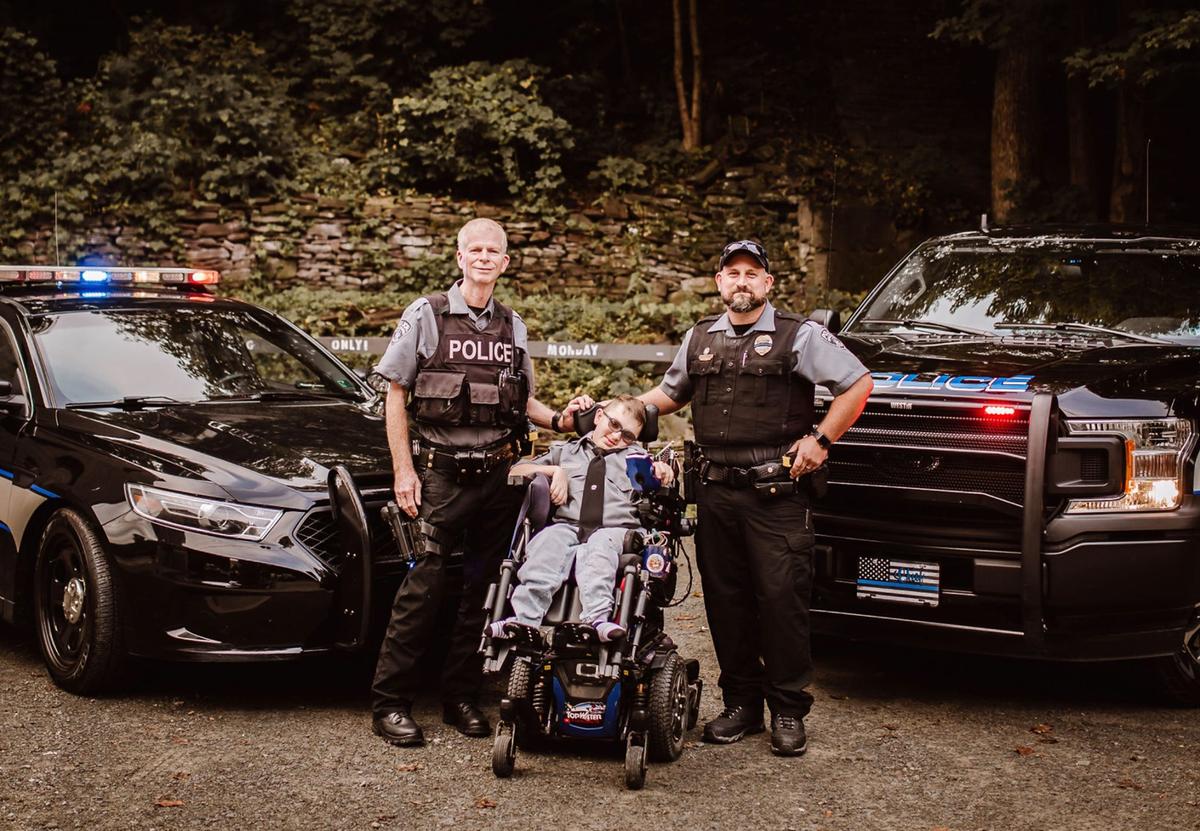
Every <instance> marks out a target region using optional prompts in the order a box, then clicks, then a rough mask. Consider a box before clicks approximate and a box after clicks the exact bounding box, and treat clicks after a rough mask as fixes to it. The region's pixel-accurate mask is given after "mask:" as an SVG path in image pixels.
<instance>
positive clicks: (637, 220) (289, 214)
mask: <svg viewBox="0 0 1200 831" xmlns="http://www.w3.org/2000/svg"><path fill="white" fill-rule="evenodd" d="M781 173H782V170H781V169H779V168H778V167H777V166H775V165H769V164H761V165H753V166H745V167H735V168H728V169H726V170H724V171H723V172H722V173H721V174H720V175H719V176H718V177H717V179H716V181H714V182H713V183H711V184H709V185H708V186H707V187H706V188H705V189H704V190H703V191H699V190H695V191H691V192H690V193H689V192H688V191H687V190H685V189H682V188H680V189H678V190H679V191H680V192H681V193H686V194H687V195H676V194H673V193H662V194H657V195H655V194H640V193H636V194H625V195H614V196H608V197H604V198H601V199H598V200H597V201H596V202H595V203H590V204H584V205H575V206H572V207H570V208H568V210H567V211H566V214H565V216H564V217H563V218H561V219H556V220H553V221H548V220H545V219H542V218H536V217H530V216H529V215H527V214H522V213H521V212H519V211H518V210H517V209H515V208H514V207H512V206H510V205H497V204H481V203H475V202H465V201H455V200H451V199H448V198H442V197H435V196H423V195H413V196H404V197H371V198H368V199H366V200H365V202H363V203H362V204H361V205H354V204H351V203H350V202H347V201H345V200H341V199H332V198H320V197H317V196H299V197H296V198H295V199H293V200H292V201H289V202H269V201H259V202H252V203H249V204H245V205H224V206H220V205H210V206H201V207H199V208H190V209H188V210H186V211H182V212H181V213H180V218H179V236H180V238H181V239H182V240H183V245H184V252H185V253H184V255H183V257H182V259H183V260H184V262H182V263H172V262H170V260H171V259H172V258H171V257H170V255H169V253H168V252H166V251H162V250H159V249H161V247H162V246H161V245H157V246H156V245H152V244H148V243H146V242H144V240H143V233H142V229H140V228H138V227H136V226H128V225H122V224H120V223H119V222H116V221H109V222H103V223H101V224H98V225H97V227H95V228H93V229H91V230H90V231H89V232H88V233H87V234H86V236H85V238H84V244H83V245H82V246H81V247H80V248H79V249H78V250H79V251H80V254H81V255H87V256H88V257H89V259H88V262H90V263H96V264H115V265H135V264H143V265H146V264H181V265H189V266H194V267H198V268H214V269H217V270H218V271H220V272H221V274H222V279H223V281H224V282H225V283H226V284H227V285H230V284H231V285H233V286H236V285H238V284H239V283H243V282H244V281H246V280H249V279H251V278H252V277H255V276H258V275H262V276H264V277H266V278H268V279H270V280H272V281H273V282H275V283H276V284H279V285H290V284H295V283H302V284H307V285H310V286H314V287H318V286H329V287H345V288H371V287H376V286H380V285H383V284H389V285H395V286H397V287H399V288H419V287H422V286H424V285H426V284H428V283H429V282H430V278H433V279H432V282H435V283H436V282H437V281H438V280H437V277H438V276H439V275H441V274H443V273H445V274H452V273H454V265H453V255H454V243H455V235H456V233H457V231H458V229H459V227H460V226H461V225H462V223H463V222H464V221H465V220H466V219H468V218H470V217H472V216H489V217H493V218H495V219H496V220H498V221H499V222H501V223H502V224H503V225H504V226H505V228H506V230H507V231H508V234H509V241H510V254H511V256H512V259H513V262H512V265H511V266H510V274H512V275H516V276H519V277H520V283H519V285H520V287H521V288H520V290H521V291H522V293H545V292H556V291H565V292H569V293H571V294H572V295H578V294H594V295H596V296H601V297H609V298H614V299H616V298H622V297H625V296H627V295H628V294H629V293H630V292H631V291H637V292H649V293H650V294H653V295H655V296H657V297H659V298H661V299H673V298H677V297H679V296H680V293H690V294H701V295H702V294H709V293H711V292H712V291H713V290H714V289H713V285H712V280H711V275H712V273H713V271H714V270H715V266H716V257H717V255H718V253H719V252H720V249H721V247H722V245H724V243H725V242H727V241H728V240H730V239H734V238H738V237H752V238H757V239H760V240H762V241H763V242H764V243H765V244H766V245H767V248H768V251H769V253H770V255H771V265H772V272H773V273H774V274H775V276H776V278H777V279H778V280H779V284H780V291H781V292H782V293H790V292H795V291H798V290H799V289H800V287H801V285H802V283H803V282H804V281H806V280H807V281H810V282H816V283H822V282H823V281H824V279H825V274H826V269H827V268H828V266H827V259H828V258H827V256H826V255H827V253H828V252H827V251H825V250H824V241H823V238H822V235H823V233H824V230H823V226H822V224H821V223H820V222H815V221H814V216H815V215H816V213H817V212H814V210H813V209H812V208H810V207H809V205H808V204H807V202H806V201H805V199H804V198H803V196H802V195H800V194H796V193H787V192H784V191H781V190H775V189H772V188H771V187H770V184H771V183H772V182H777V181H779V179H780V174H781ZM885 230H886V231H887V233H886V234H884V236H889V235H890V238H889V239H883V240H868V241H866V242H865V244H866V245H868V246H870V247H871V248H872V249H879V248H880V247H883V248H888V247H896V241H895V239H894V236H895V234H894V230H891V229H885ZM22 249H23V250H22V255H23V256H28V257H29V259H30V260H31V261H40V262H53V261H54V240H53V232H52V231H50V230H41V231H39V232H38V233H36V234H34V235H33V236H32V237H31V239H29V240H28V241H27V242H26V244H25V245H23V246H22ZM64 253H65V252H64ZM839 256H841V253H840V252H839ZM849 288H856V286H849Z"/></svg>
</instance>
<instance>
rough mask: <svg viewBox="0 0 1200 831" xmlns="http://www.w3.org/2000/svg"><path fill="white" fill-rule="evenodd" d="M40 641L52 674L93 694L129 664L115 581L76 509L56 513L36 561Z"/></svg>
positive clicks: (78, 691) (75, 689) (81, 691)
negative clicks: (122, 632)
mask: <svg viewBox="0 0 1200 831" xmlns="http://www.w3.org/2000/svg"><path fill="white" fill-rule="evenodd" d="M33 579H34V595H33V597H34V617H35V621H36V627H37V636H38V647H39V649H40V650H41V653H42V659H43V660H44V661H45V663H46V669H47V671H48V672H49V673H50V677H51V679H53V681H54V683H55V684H57V685H58V686H59V687H62V688H63V689H64V690H66V691H67V692H71V693H75V694H77V695H92V694H95V693H98V692H103V691H105V690H110V689H112V688H113V687H115V686H116V685H117V683H118V682H119V681H120V679H121V676H122V675H123V672H124V669H125V659H126V654H125V646H124V643H123V640H122V637H121V627H120V619H119V618H120V610H119V608H118V604H117V591H116V584H115V582H114V580H113V576H112V571H111V569H110V567H109V563H108V557H107V556H106V555H105V553H104V549H103V548H101V546H100V541H99V539H98V538H97V536H96V533H95V532H94V531H93V530H92V529H91V527H90V526H89V525H88V522H87V520H85V519H84V518H83V517H82V516H80V515H79V514H78V513H77V512H75V511H73V510H70V509H67V508H64V509H62V510H60V511H58V512H57V513H55V514H54V515H53V516H52V517H51V518H50V522H49V523H48V524H47V525H46V530H45V531H43V532H42V538H41V541H40V542H39V543H38V551H37V561H36V563H35V564H34V574H33Z"/></svg>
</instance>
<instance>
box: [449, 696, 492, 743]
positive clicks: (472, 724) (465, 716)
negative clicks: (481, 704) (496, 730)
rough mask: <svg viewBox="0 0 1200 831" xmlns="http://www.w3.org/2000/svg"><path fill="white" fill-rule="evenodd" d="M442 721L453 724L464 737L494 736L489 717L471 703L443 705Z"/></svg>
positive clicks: (461, 702)
mask: <svg viewBox="0 0 1200 831" xmlns="http://www.w3.org/2000/svg"><path fill="white" fill-rule="evenodd" d="M442 721H444V722H445V723H446V724H453V725H454V726H455V728H457V729H458V732H460V733H462V734H463V735H464V736H477V737H478V736H490V735H492V726H491V725H490V724H488V720H487V716H485V715H484V714H483V713H481V712H479V708H478V707H476V706H475V705H474V704H472V703H471V702H470V701H459V702H458V703H456V704H443V705H442Z"/></svg>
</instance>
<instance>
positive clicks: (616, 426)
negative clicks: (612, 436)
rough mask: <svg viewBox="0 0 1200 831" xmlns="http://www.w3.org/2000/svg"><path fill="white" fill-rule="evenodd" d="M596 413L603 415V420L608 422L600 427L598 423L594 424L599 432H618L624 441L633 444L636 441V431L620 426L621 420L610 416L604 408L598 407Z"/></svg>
mask: <svg viewBox="0 0 1200 831" xmlns="http://www.w3.org/2000/svg"><path fill="white" fill-rule="evenodd" d="M598 415H602V416H604V420H605V421H607V422H608V426H607V427H600V425H598V424H597V425H596V426H597V427H598V428H599V429H600V432H602V433H620V434H621V438H623V439H625V441H627V442H629V443H630V444H633V443H634V442H635V441H637V433H633V432H631V431H629V430H626V429H625V428H624V427H622V426H621V422H619V421H617V420H616V419H615V418H613V417H612V416H610V415H609V414H608V411H607V410H605V409H604V408H603V407H601V408H600V411H599V413H598Z"/></svg>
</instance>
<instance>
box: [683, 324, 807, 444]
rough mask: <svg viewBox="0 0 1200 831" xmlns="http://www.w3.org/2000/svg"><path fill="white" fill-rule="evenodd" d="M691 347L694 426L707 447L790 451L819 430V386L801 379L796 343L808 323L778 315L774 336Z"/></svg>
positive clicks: (695, 337) (720, 337)
mask: <svg viewBox="0 0 1200 831" xmlns="http://www.w3.org/2000/svg"><path fill="white" fill-rule="evenodd" d="M716 320H717V318H716V317H706V318H704V319H703V320H701V321H700V322H699V323H697V324H696V327H695V328H694V329H693V330H692V338H691V340H690V341H689V343H688V354H687V367H688V377H689V378H690V379H691V382H692V391H693V394H692V421H693V424H694V426H695V429H696V442H697V443H698V444H699V445H701V446H702V447H730V446H752V447H764V448H779V447H786V446H787V445H790V444H791V443H792V442H794V441H795V440H796V439H798V438H800V437H801V436H805V435H807V434H808V433H809V432H810V431H811V430H812V427H813V392H814V388H813V383H812V382H811V381H809V380H807V379H805V378H801V377H800V376H799V375H796V374H795V373H794V372H793V371H792V370H793V368H794V367H795V357H794V355H793V354H792V344H793V343H795V341H796V332H797V331H798V330H799V329H800V327H801V326H802V325H803V324H804V318H803V317H800V316H798V315H793V314H788V313H787V312H780V311H779V310H776V311H775V331H774V332H747V333H746V334H744V335H742V336H740V337H739V336H734V335H727V334H725V333H724V332H709V331H708V330H709V327H710V326H712V324H713V323H715V322H716Z"/></svg>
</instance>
